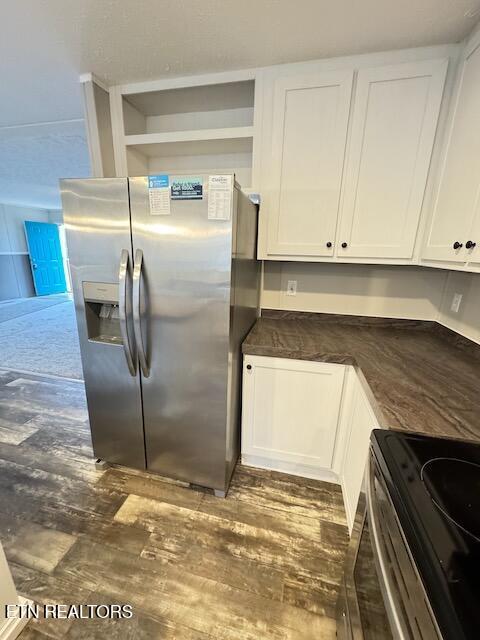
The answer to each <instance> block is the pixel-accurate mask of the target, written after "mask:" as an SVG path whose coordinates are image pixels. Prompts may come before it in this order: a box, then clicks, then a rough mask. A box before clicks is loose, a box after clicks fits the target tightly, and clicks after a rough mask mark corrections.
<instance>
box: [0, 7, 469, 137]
mask: <svg viewBox="0 0 480 640" xmlns="http://www.w3.org/2000/svg"><path fill="white" fill-rule="evenodd" d="M479 8H480V0H295V1H292V0H134V1H133V2H132V1H131V0H128V1H127V0H22V2H3V3H2V37H1V39H0V61H1V66H0V74H1V82H0V104H1V105H2V106H1V109H0V126H2V125H8V124H10V125H11V124H18V123H25V122H42V121H47V120H62V119H67V118H77V117H81V105H80V100H79V92H78V86H77V83H76V80H77V77H78V74H79V73H84V72H87V71H93V72H94V73H95V74H96V75H97V76H98V77H99V78H101V79H103V80H105V81H106V82H107V83H109V84H118V83H123V82H131V81H137V80H143V79H148V78H155V77H160V76H168V75H187V74H194V73H199V72H206V71H217V70H226V69H240V68H244V67H256V66H263V65H269V64H275V63H281V62H289V61H297V60H308V59H313V58H322V57H330V56H336V55H343V54H349V53H359V52H368V51H380V50H386V49H396V48H403V47H414V46H422V45H430V44H443V43H450V42H456V41H458V40H460V39H462V38H463V37H464V36H465V35H466V34H467V33H468V32H469V31H470V30H471V28H472V27H473V26H474V23H475V21H476V20H477V19H478V16H477V17H474V18H472V17H468V16H469V15H470V14H472V13H475V11H476V10H478V9H479ZM467 14H468V15H467Z"/></svg>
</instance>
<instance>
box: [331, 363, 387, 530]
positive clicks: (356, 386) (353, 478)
mask: <svg viewBox="0 0 480 640" xmlns="http://www.w3.org/2000/svg"><path fill="white" fill-rule="evenodd" d="M351 374H353V375H351ZM378 426H379V424H378V421H377V418H376V416H375V413H374V411H373V409H372V406H371V404H370V402H369V400H368V398H367V396H366V394H365V391H364V389H363V385H362V383H361V381H360V379H359V377H358V376H357V374H356V373H355V372H354V371H353V369H352V370H351V371H349V376H348V387H347V389H346V394H345V401H344V406H343V409H342V419H341V422H340V425H339V431H340V432H341V433H342V437H343V439H344V448H343V451H344V454H343V461H342V462H341V463H340V473H339V475H340V480H341V484H342V492H343V500H344V503H345V511H346V513H347V523H348V527H349V530H350V532H351V531H352V527H353V521H354V518H355V512H356V510H357V503H358V498H359V495H360V490H361V487H362V482H363V476H364V473H365V465H366V462H367V458H368V450H369V444H370V433H371V431H372V429H376V428H377V427H378Z"/></svg>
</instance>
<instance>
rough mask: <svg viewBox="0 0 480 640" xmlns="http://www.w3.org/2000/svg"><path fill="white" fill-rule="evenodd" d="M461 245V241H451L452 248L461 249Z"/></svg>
mask: <svg viewBox="0 0 480 640" xmlns="http://www.w3.org/2000/svg"><path fill="white" fill-rule="evenodd" d="M462 247H463V244H462V243H461V242H454V243H453V248H454V249H461V248H462Z"/></svg>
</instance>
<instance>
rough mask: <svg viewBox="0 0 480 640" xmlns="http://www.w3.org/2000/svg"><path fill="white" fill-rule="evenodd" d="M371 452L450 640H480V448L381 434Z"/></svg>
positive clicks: (376, 432) (375, 437) (376, 434)
mask: <svg viewBox="0 0 480 640" xmlns="http://www.w3.org/2000/svg"><path fill="white" fill-rule="evenodd" d="M372 448H373V452H374V454H375V457H376V459H377V462H378V464H379V465H380V468H381V470H382V474H383V475H384V477H385V480H386V483H387V487H388V490H389V493H390V496H391V499H392V502H393V504H394V507H395V510H396V512H397V515H398V519H399V521H400V524H401V526H402V529H403V532H404V534H405V537H406V539H407V542H408V545H409V547H410V550H411V553H412V556H413V559H414V561H415V564H416V565H417V568H418V571H419V573H420V576H421V578H422V581H423V584H424V587H425V591H426V593H427V595H428V598H429V601H430V605H431V607H432V610H433V613H434V615H435V618H436V621H437V624H438V626H439V628H440V631H441V633H442V635H443V637H444V638H445V640H447V639H448V640H450V639H452V640H453V639H454V640H463V639H470V638H475V639H477V638H479V637H480V444H475V443H470V442H463V441H458V440H451V439H447V438H431V437H427V436H421V435H416V434H409V433H403V432H398V431H384V430H379V429H378V430H374V431H373V432H372Z"/></svg>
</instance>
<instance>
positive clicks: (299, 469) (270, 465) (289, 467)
mask: <svg viewBox="0 0 480 640" xmlns="http://www.w3.org/2000/svg"><path fill="white" fill-rule="evenodd" d="M241 461H242V464H243V465H245V466H246V467H256V468H257V469H268V470H270V471H278V472H279V473H288V474H289V475H292V476H300V477H301V478H310V479H311V480H321V481H323V482H332V483H334V484H340V480H339V478H338V475H337V474H336V473H335V471H332V470H331V469H316V468H315V467H310V466H308V465H304V464H298V463H295V462H284V461H283V460H270V459H269V458H262V457H261V456H252V455H250V454H247V453H243V454H242V458H241Z"/></svg>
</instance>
